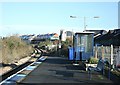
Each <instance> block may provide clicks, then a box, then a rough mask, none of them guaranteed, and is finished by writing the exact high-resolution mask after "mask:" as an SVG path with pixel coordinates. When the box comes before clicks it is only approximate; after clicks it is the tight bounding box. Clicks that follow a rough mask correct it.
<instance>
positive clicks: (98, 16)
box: [70, 16, 99, 31]
mask: <svg viewBox="0 0 120 85" xmlns="http://www.w3.org/2000/svg"><path fill="white" fill-rule="evenodd" d="M70 18H77V17H76V16H70ZM83 18H84V31H85V30H86V27H87V25H86V18H87V17H85V16H84V17H83ZM93 18H99V16H94V17H93Z"/></svg>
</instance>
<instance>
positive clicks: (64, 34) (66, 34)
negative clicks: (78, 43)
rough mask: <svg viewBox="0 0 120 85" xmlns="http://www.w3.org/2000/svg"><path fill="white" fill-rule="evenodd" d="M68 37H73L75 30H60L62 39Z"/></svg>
mask: <svg viewBox="0 0 120 85" xmlns="http://www.w3.org/2000/svg"><path fill="white" fill-rule="evenodd" d="M67 38H73V32H72V31H66V30H63V29H62V30H60V40H61V41H66V39H67Z"/></svg>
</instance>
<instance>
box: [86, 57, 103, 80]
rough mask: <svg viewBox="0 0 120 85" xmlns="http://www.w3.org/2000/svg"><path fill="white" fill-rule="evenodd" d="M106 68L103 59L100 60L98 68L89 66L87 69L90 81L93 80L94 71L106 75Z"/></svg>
mask: <svg viewBox="0 0 120 85" xmlns="http://www.w3.org/2000/svg"><path fill="white" fill-rule="evenodd" d="M104 67H105V62H104V60H103V59H102V58H100V59H99V61H98V64H97V66H96V67H92V66H89V67H88V68H87V70H88V74H89V79H90V80H91V78H92V72H93V71H97V72H102V74H103V75H104Z"/></svg>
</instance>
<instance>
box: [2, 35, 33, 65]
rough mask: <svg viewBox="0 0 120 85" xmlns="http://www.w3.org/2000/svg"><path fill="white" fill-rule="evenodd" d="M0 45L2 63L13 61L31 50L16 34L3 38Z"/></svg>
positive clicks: (26, 54)
mask: <svg viewBox="0 0 120 85" xmlns="http://www.w3.org/2000/svg"><path fill="white" fill-rule="evenodd" d="M1 45H2V46H1ZM0 46H1V48H0V54H1V55H0V59H1V60H0V61H1V62H2V63H4V64H11V63H14V62H16V61H18V60H19V59H21V58H23V57H25V56H28V55H29V54H30V53H31V52H32V51H33V48H32V46H31V45H28V44H27V43H25V42H24V41H22V40H21V39H20V38H19V37H17V36H10V37H6V38H3V39H2V41H1V42H0Z"/></svg>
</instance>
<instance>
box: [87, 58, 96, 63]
mask: <svg viewBox="0 0 120 85" xmlns="http://www.w3.org/2000/svg"><path fill="white" fill-rule="evenodd" d="M88 63H90V64H97V63H98V59H96V58H94V57H90V58H89V59H88Z"/></svg>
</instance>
